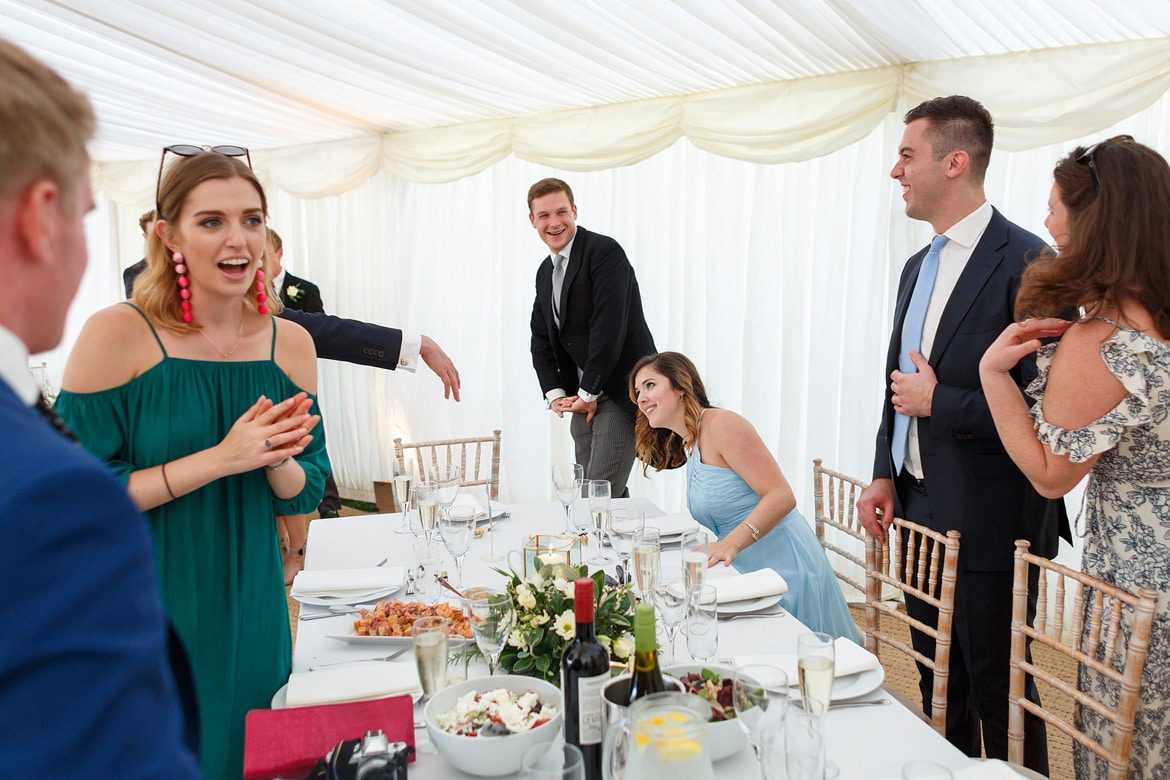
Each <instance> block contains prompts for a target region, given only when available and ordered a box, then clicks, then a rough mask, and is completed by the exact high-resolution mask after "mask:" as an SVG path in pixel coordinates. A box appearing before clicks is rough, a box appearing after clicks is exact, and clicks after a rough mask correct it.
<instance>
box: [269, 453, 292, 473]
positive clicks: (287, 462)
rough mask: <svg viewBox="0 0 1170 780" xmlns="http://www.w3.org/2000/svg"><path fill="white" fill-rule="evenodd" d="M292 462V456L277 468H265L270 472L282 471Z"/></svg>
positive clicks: (278, 464) (277, 465)
mask: <svg viewBox="0 0 1170 780" xmlns="http://www.w3.org/2000/svg"><path fill="white" fill-rule="evenodd" d="M290 462H292V456H291V455H290V456H289V457H287V458H285V459H284V460H282V461H281V462H280V463H277V464H276V465H275V466H265V467H264V468H266V469H268V470H269V471H280V470H281V469H282V468H284V467H285V466H287V465H288V464H289V463H290Z"/></svg>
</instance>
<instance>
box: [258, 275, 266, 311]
mask: <svg viewBox="0 0 1170 780" xmlns="http://www.w3.org/2000/svg"><path fill="white" fill-rule="evenodd" d="M267 300H268V294H267V293H266V292H264V271H262V270H261V269H259V268H257V269H256V302H257V303H258V304H260V305H259V306H257V307H256V311H258V312H260V313H261V314H267V313H268V307H267V306H266V305H264V304H265V301H267Z"/></svg>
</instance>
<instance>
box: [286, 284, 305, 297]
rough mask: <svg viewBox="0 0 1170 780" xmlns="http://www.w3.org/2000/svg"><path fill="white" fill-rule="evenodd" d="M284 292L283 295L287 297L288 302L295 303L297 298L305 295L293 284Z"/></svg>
mask: <svg viewBox="0 0 1170 780" xmlns="http://www.w3.org/2000/svg"><path fill="white" fill-rule="evenodd" d="M284 292H285V295H287V296H288V299H289V300H290V301H296V300H297V299H298V298H300V297H301V296H302V295H304V294H305V291H304V290H302V289H301V288H300V287H297V286H296V285H295V284H290V285H289V286H288V287H287V288H286V289H285V291H284Z"/></svg>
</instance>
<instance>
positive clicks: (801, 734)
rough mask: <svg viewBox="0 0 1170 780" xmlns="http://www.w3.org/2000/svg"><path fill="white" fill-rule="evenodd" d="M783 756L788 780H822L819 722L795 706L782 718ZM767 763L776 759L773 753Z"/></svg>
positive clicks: (822, 735)
mask: <svg viewBox="0 0 1170 780" xmlns="http://www.w3.org/2000/svg"><path fill="white" fill-rule="evenodd" d="M784 753H785V754H786V755H785V768H786V769H787V770H788V780H824V777H825V738H824V734H823V733H822V732H821V725H820V722H819V721H818V720H817V719H816V718H813V717H810V716H808V715H806V714H805V712H804V711H802V710H801V709H800V708H798V707H793V708H792V709H790V710H789V711H788V717H786V718H785V719H784ZM769 760H770V761H775V760H779V759H778V757H777V756H776V755H775V752H773V753H772V754H771V755H769Z"/></svg>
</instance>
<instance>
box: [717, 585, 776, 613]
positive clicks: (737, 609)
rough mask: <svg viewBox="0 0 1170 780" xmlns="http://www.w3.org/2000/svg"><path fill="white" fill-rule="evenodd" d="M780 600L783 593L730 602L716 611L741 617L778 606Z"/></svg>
mask: <svg viewBox="0 0 1170 780" xmlns="http://www.w3.org/2000/svg"><path fill="white" fill-rule="evenodd" d="M708 582H710V580H708ZM782 598H784V594H783V593H781V594H778V595H777V594H772V595H771V596H760V597H759V598H755V599H744V600H743V601H732V602H731V603H729V604H720V605H719V607H718V610H717V611H718V613H719V614H720V615H742V614H744V613H746V612H756V611H759V610H761V609H767V608H768V607H773V606H775V605H777V604H779V603H780V599H782Z"/></svg>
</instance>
